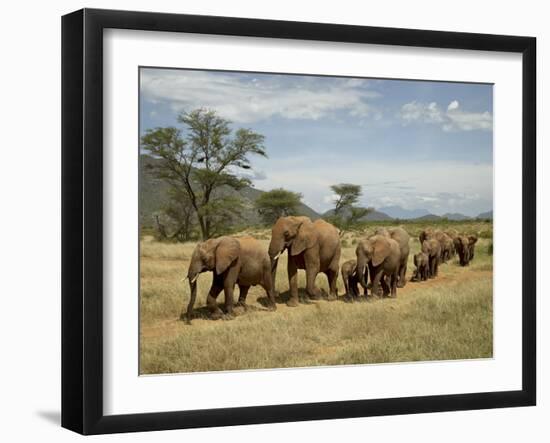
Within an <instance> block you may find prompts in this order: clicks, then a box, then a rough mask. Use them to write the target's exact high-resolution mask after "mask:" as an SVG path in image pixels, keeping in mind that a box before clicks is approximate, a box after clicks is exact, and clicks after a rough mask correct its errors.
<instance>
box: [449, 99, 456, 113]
mask: <svg viewBox="0 0 550 443" xmlns="http://www.w3.org/2000/svg"><path fill="white" fill-rule="evenodd" d="M458 106H459V105H458V100H453V101H452V102H451V103H449V106H447V111H452V110H453V109H458Z"/></svg>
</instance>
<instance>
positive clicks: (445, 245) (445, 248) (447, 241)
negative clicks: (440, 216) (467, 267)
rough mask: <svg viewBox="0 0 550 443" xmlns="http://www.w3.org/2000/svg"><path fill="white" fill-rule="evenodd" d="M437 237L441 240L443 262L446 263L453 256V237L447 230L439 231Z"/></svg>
mask: <svg viewBox="0 0 550 443" xmlns="http://www.w3.org/2000/svg"><path fill="white" fill-rule="evenodd" d="M435 238H437V240H439V243H440V245H441V262H442V263H445V262H447V260H450V258H451V251H452V250H453V249H454V246H453V245H454V244H453V239H452V238H451V237H450V236H449V235H447V234H446V233H445V232H441V231H437V232H436V233H435Z"/></svg>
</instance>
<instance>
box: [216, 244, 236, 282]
mask: <svg viewBox="0 0 550 443" xmlns="http://www.w3.org/2000/svg"><path fill="white" fill-rule="evenodd" d="M240 250H241V245H240V243H239V241H238V240H237V239H234V238H231V237H222V238H221V239H220V241H219V243H218V246H217V247H216V274H218V275H220V274H222V273H223V272H225V270H226V269H227V268H228V267H229V265H231V263H233V262H234V261H235V260H236V259H237V257H238V256H239V252H240Z"/></svg>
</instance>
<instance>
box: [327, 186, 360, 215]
mask: <svg viewBox="0 0 550 443" xmlns="http://www.w3.org/2000/svg"><path fill="white" fill-rule="evenodd" d="M330 189H331V190H332V192H334V194H335V195H336V198H335V199H334V214H335V215H339V214H340V212H341V211H342V210H343V209H346V208H351V207H352V206H353V205H354V204H355V203H357V202H358V201H359V197H361V194H362V192H361V186H360V185H353V184H351V183H340V184H338V185H332V186H331V187H330Z"/></svg>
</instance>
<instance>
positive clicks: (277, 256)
mask: <svg viewBox="0 0 550 443" xmlns="http://www.w3.org/2000/svg"><path fill="white" fill-rule="evenodd" d="M279 255H281V253H280V252H278V253H277V255H276V256H275V257H273V261H275V260H277V259H278V258H279Z"/></svg>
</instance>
